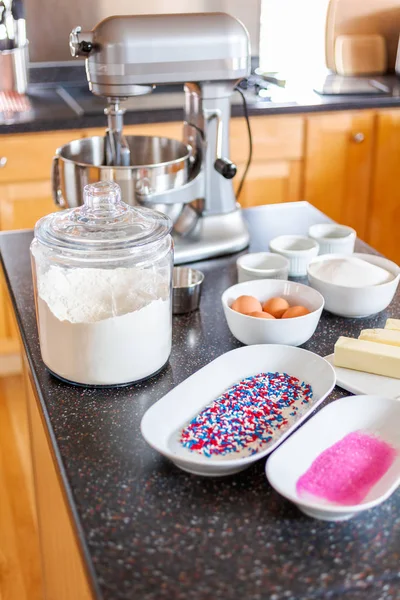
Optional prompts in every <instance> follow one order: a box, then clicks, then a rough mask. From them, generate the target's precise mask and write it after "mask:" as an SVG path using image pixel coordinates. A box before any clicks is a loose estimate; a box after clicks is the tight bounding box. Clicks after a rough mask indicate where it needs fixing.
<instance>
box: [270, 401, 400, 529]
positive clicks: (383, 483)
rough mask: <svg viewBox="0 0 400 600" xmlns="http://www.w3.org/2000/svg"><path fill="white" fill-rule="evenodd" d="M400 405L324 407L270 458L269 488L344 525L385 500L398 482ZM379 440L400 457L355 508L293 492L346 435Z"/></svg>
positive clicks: (354, 403) (310, 512)
mask: <svg viewBox="0 0 400 600" xmlns="http://www.w3.org/2000/svg"><path fill="white" fill-rule="evenodd" d="M399 422H400V402H398V401H397V400H393V399H391V398H385V397H382V396H351V397H348V398H341V399H340V400H336V401H335V402H332V403H331V404H329V405H328V406H325V407H324V408H323V409H322V410H321V411H320V412H319V413H318V414H316V415H315V416H314V417H313V418H312V419H310V420H309V421H308V422H307V423H306V424H305V425H304V426H303V427H301V429H300V430H299V431H296V433H294V434H293V435H292V436H291V437H290V439H289V440H287V441H286V442H285V443H284V444H282V445H281V446H280V448H278V450H277V451H276V452H274V454H273V455H272V456H271V457H270V458H269V459H268V461H267V464H266V475H267V478H268V481H269V482H270V484H271V485H272V487H273V488H274V489H275V490H276V491H277V492H278V493H279V494H281V495H282V496H284V497H285V498H288V500H291V501H292V502H294V503H295V504H296V505H297V506H298V508H299V509H300V510H301V511H303V512H304V513H305V514H306V515H308V516H310V517H314V518H316V519H321V520H325V521H342V520H345V519H349V518H350V517H352V516H353V515H354V514H355V513H357V512H360V511H363V510H366V509H368V508H372V507H373V506H376V505H378V504H380V503H381V502H383V501H384V500H386V499H387V498H388V497H389V496H390V495H391V494H392V493H393V492H394V490H395V489H396V488H397V487H398V486H399V484H400V429H399V426H398V424H399ZM355 431H362V432H365V433H368V434H371V435H375V436H378V437H379V438H380V439H381V440H383V441H384V442H386V443H387V444H389V445H391V446H392V447H394V448H395V449H396V450H397V451H398V453H397V457H396V458H395V460H394V462H393V464H392V465H391V466H390V468H389V469H388V471H387V472H386V473H385V474H384V475H383V477H381V479H379V481H378V482H377V483H376V484H375V485H374V486H373V487H372V488H371V489H370V491H369V493H368V494H367V496H366V497H365V498H364V499H363V500H362V501H361V502H360V503H358V504H356V505H341V504H336V503H333V502H330V501H328V500H324V499H322V498H315V499H314V498H312V499H311V498H303V497H300V496H299V495H298V493H297V490H296V484H297V482H298V480H299V478H300V477H301V476H302V475H303V474H304V473H305V472H306V471H307V470H308V469H309V468H310V466H311V464H312V463H313V461H314V460H315V459H316V458H317V457H318V456H319V455H320V454H321V453H322V452H324V451H325V450H326V449H327V448H329V447H331V446H333V444H335V443H337V442H338V441H339V440H341V439H343V438H344V437H345V436H346V435H348V434H349V433H352V432H355Z"/></svg>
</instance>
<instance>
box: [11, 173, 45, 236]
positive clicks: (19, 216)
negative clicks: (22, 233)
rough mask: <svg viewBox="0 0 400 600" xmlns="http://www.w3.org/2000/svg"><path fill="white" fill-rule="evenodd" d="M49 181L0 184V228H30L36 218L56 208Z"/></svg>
mask: <svg viewBox="0 0 400 600" xmlns="http://www.w3.org/2000/svg"><path fill="white" fill-rule="evenodd" d="M56 209H57V208H56V205H55V204H54V202H53V199H52V196H51V184H50V181H29V182H22V183H8V184H4V185H0V228H1V229H2V230H3V231H8V230H10V229H32V228H33V227H34V226H35V223H36V221H37V220H38V219H40V218H41V217H43V216H44V215H47V214H48V213H51V212H54V211H55V210H56Z"/></svg>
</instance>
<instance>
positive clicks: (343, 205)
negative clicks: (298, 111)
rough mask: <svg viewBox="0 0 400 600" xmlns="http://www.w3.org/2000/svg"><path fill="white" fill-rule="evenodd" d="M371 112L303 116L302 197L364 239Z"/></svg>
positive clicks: (368, 194) (369, 172) (372, 122)
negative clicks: (303, 184) (303, 166)
mask: <svg viewBox="0 0 400 600" xmlns="http://www.w3.org/2000/svg"><path fill="white" fill-rule="evenodd" d="M374 121H375V114H374V112H373V111H365V110H363V111H348V112H340V113H335V114H333V113H327V114H323V115H312V116H310V117H308V119H307V126H306V154H305V175H304V177H305V187H304V200H308V202H310V203H311V204H313V205H314V206H316V207H317V208H319V209H320V210H321V211H323V212H324V213H326V214H327V215H329V216H330V217H331V218H332V219H334V220H335V221H338V222H339V223H342V224H344V225H350V226H351V227H354V229H356V231H357V233H358V235H359V236H360V237H361V238H364V239H365V236H366V232H367V220H368V204H369V196H370V186H371V169H372V158H373V144H374V139H373V138H374Z"/></svg>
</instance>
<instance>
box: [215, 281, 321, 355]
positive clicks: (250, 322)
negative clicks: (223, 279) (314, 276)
mask: <svg viewBox="0 0 400 600" xmlns="http://www.w3.org/2000/svg"><path fill="white" fill-rule="evenodd" d="M242 295H249V296H255V297H256V298H257V299H258V300H260V302H261V303H263V302H265V301H266V300H268V299H269V298H273V297H275V296H280V297H283V298H286V300H287V301H288V302H289V304H290V305H291V306H295V305H299V304H300V305H302V306H305V307H306V308H308V310H310V311H311V312H310V313H309V314H308V315H304V316H303V317H296V318H294V319H260V318H257V317H250V316H248V315H243V314H241V313H239V312H237V311H235V310H232V308H231V305H232V303H233V301H234V300H236V298H238V297H239V296H242ZM221 300H222V306H223V309H224V314H225V318H226V321H227V323H228V327H229V329H230V331H231V333H232V335H234V336H235V338H236V339H237V340H239V342H242V344H247V345H251V344H287V345H289V346H300V345H301V344H304V343H305V342H306V341H307V340H309V339H310V337H311V336H312V335H313V334H314V332H315V330H316V328H317V325H318V322H319V319H320V317H321V313H322V309H323V307H324V299H323V297H322V295H321V294H320V293H319V292H317V291H316V290H313V289H312V288H310V287H309V286H308V285H304V284H302V283H296V282H294V281H279V280H275V279H263V280H259V281H247V282H245V283H237V284H236V285H233V286H231V287H230V288H228V289H227V290H225V292H224V293H223V294H222V297H221Z"/></svg>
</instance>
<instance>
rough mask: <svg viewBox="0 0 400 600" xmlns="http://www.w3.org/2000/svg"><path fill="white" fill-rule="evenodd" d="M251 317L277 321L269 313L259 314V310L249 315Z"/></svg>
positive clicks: (262, 312)
mask: <svg viewBox="0 0 400 600" xmlns="http://www.w3.org/2000/svg"><path fill="white" fill-rule="evenodd" d="M249 317H258V318H259V319H275V317H273V316H272V315H270V314H269V313H267V312H264V311H261V312H259V311H258V310H256V311H254V312H251V313H249Z"/></svg>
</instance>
